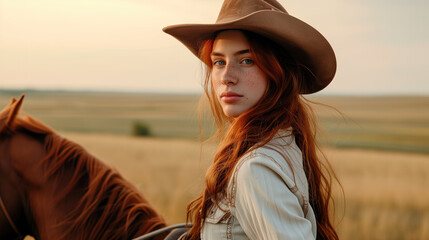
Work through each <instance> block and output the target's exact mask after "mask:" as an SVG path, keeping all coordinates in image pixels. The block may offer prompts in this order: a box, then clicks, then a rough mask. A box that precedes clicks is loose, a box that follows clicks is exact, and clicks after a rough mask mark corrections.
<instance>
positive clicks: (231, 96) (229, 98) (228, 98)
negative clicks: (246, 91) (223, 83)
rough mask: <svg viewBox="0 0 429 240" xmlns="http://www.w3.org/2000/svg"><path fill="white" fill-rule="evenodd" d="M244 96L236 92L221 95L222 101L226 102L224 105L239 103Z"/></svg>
mask: <svg viewBox="0 0 429 240" xmlns="http://www.w3.org/2000/svg"><path fill="white" fill-rule="evenodd" d="M242 97H243V95H240V94H238V93H235V92H224V93H222V94H221V95H220V99H221V100H222V101H223V102H224V103H235V102H237V101H239V100H240V98H242Z"/></svg>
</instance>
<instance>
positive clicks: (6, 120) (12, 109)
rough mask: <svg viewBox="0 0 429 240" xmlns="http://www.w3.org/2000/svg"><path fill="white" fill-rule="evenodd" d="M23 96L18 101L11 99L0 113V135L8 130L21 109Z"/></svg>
mask: <svg viewBox="0 0 429 240" xmlns="http://www.w3.org/2000/svg"><path fill="white" fill-rule="evenodd" d="M23 99H24V94H23V95H21V97H20V98H19V99H18V100H15V98H12V101H11V102H10V103H9V105H8V106H7V107H6V108H5V109H3V111H1V112H0V133H1V132H3V131H4V130H5V129H6V128H9V127H10V126H11V124H12V122H13V120H15V118H16V116H17V115H18V113H19V109H21V106H22V102H23Z"/></svg>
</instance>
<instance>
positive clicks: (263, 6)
mask: <svg viewBox="0 0 429 240" xmlns="http://www.w3.org/2000/svg"><path fill="white" fill-rule="evenodd" d="M261 10H267V11H276V12H282V13H285V14H288V13H287V11H286V10H285V9H284V8H283V6H282V5H280V3H278V2H277V1H276V0H225V1H224V2H223V4H222V8H221V9H220V12H219V16H218V18H217V20H216V23H226V22H230V21H234V20H237V19H240V18H242V17H245V16H247V15H250V14H252V13H255V12H257V11H261Z"/></svg>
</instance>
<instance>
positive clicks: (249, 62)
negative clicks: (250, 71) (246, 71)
mask: <svg viewBox="0 0 429 240" xmlns="http://www.w3.org/2000/svg"><path fill="white" fill-rule="evenodd" d="M241 62H242V63H244V64H252V63H253V60H252V59H249V58H246V59H243V60H242V61H241Z"/></svg>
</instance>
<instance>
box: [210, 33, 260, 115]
mask: <svg viewBox="0 0 429 240" xmlns="http://www.w3.org/2000/svg"><path fill="white" fill-rule="evenodd" d="M210 57H211V60H212V65H213V66H212V72H211V80H212V85H213V89H214V91H215V94H216V97H217V99H218V101H219V103H220V105H221V106H222V110H223V112H224V114H225V115H226V116H227V117H233V118H235V117H238V116H240V115H241V114H242V113H243V112H245V111H247V110H248V109H249V108H251V107H253V106H254V105H255V104H256V103H257V102H258V101H259V100H260V99H261V98H262V96H263V95H264V93H265V90H266V88H267V77H266V75H265V74H264V73H263V72H262V70H261V69H260V68H259V67H258V66H257V65H256V64H255V63H254V59H253V57H252V54H251V53H250V46H249V43H248V41H247V39H246V37H245V36H244V34H243V33H242V32H240V31H238V30H228V31H223V32H221V33H219V34H218V36H217V37H216V39H215V41H214V43H213V51H212V53H211V55H210Z"/></svg>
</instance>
